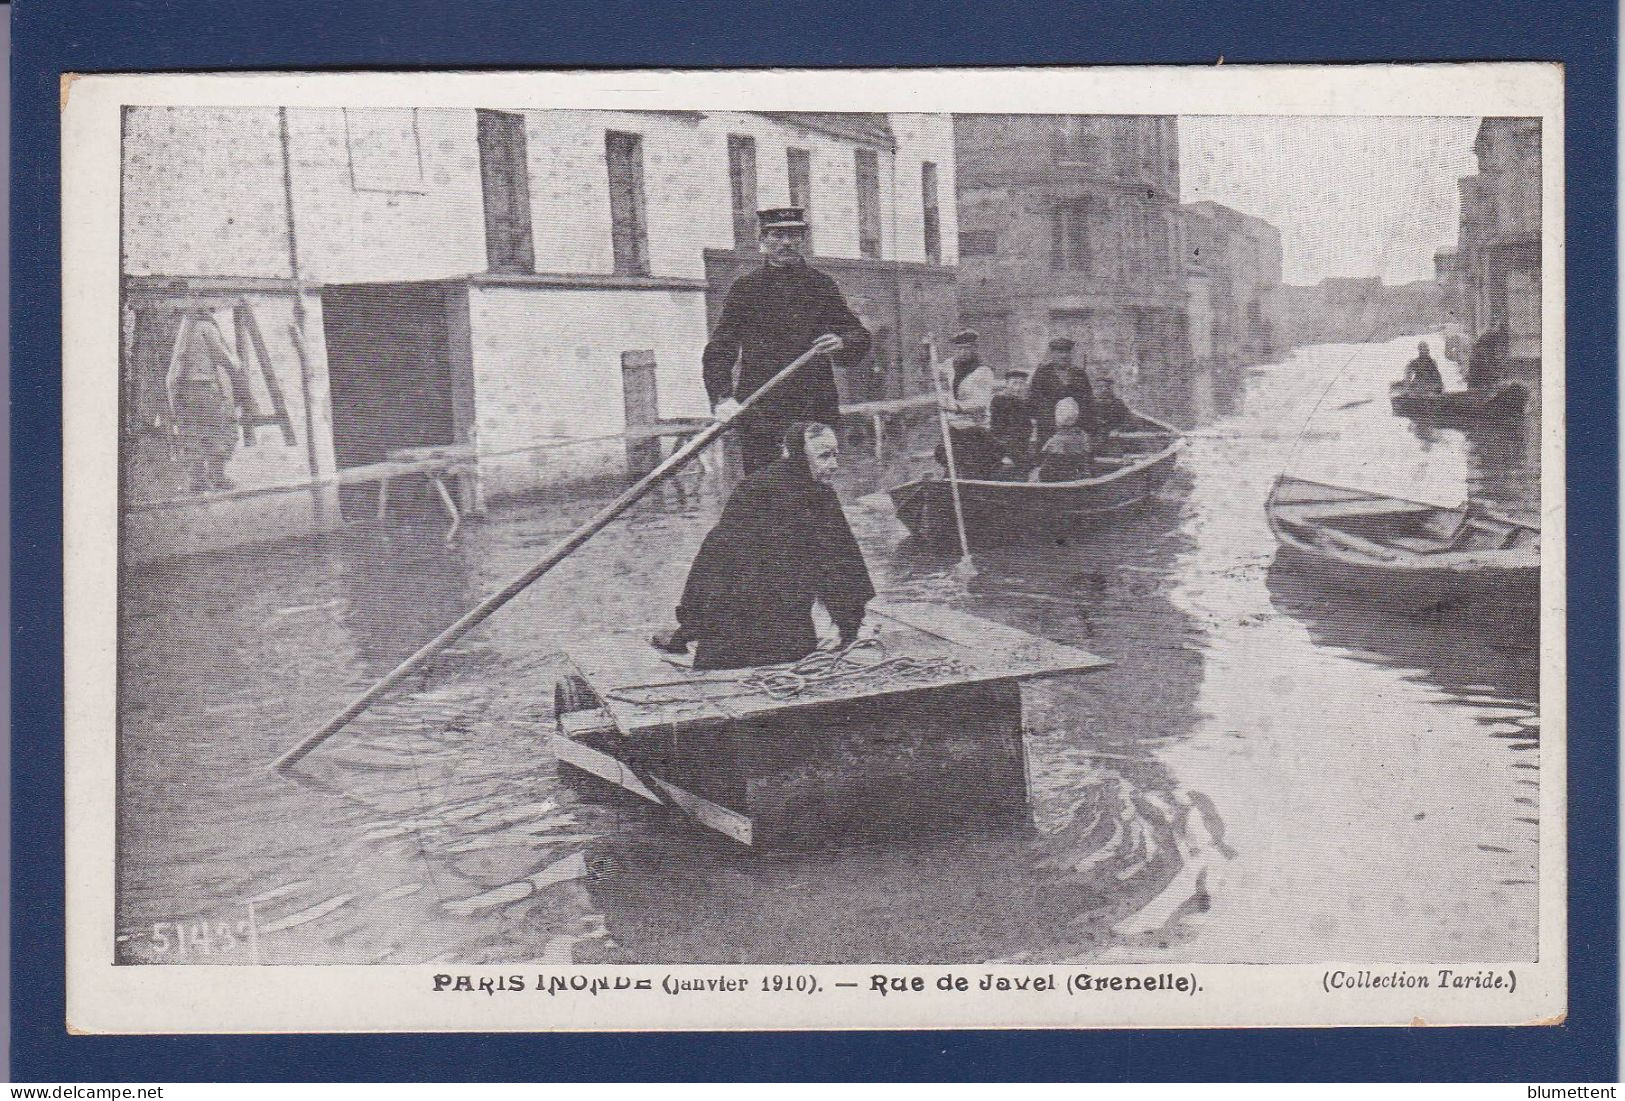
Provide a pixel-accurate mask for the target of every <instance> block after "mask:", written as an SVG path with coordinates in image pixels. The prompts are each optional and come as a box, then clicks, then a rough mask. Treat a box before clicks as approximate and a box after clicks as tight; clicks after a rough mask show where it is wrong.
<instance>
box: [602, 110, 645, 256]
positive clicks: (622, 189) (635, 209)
mask: <svg viewBox="0 0 1625 1101" xmlns="http://www.w3.org/2000/svg"><path fill="white" fill-rule="evenodd" d="M604 152H605V157H606V160H607V161H608V163H609V220H610V231H611V235H612V241H613V245H614V250H615V274H616V275H648V274H649V227H648V214H647V211H646V208H645V205H644V197H643V138H641V137H640V136H638V135H637V134H624V133H621V132H620V131H618V130H609V131H606V132H605V134H604Z"/></svg>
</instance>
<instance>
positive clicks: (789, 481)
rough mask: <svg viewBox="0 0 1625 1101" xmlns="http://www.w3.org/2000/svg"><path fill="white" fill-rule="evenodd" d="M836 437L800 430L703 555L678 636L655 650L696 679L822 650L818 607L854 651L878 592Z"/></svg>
mask: <svg viewBox="0 0 1625 1101" xmlns="http://www.w3.org/2000/svg"><path fill="white" fill-rule="evenodd" d="M837 451H838V447H837V444H836V440H835V431H834V429H832V428H830V427H829V426H828V425H826V424H819V423H816V422H809V421H796V422H794V423H792V424H791V425H790V426H789V428H788V429H787V430H786V431H785V436H784V445H783V453H782V457H781V458H780V459H779V461H778V462H776V463H773V464H772V465H771V466H768V467H765V468H764V469H762V470H758V471H757V472H756V473H754V474H752V475H750V476H749V477H747V478H746V479H745V480H744V481H743V482H740V483H739V487H738V488H737V489H735V490H734V491H733V494H732V496H730V497H729V498H728V503H727V504H726V505H725V506H723V509H722V517H721V519H719V520H718V521H717V525H716V527H714V528H712V529H711V532H710V534H709V535H707V536H706V537H705V541H704V542H703V543H702V544H701V545H700V553H699V554H698V555H696V556H695V558H694V564H693V566H691V567H690V568H689V572H688V583H687V584H686V585H685V586H684V587H683V597H682V601H681V603H679V604H678V605H677V623H678V626H677V629H676V630H674V631H662V632H660V633H659V634H657V635H656V636H655V637H654V639H653V640H652V641H653V642H654V645H655V646H656V647H657V648H659V649H661V650H664V651H666V652H668V653H674V654H681V653H685V652H686V651H687V649H688V644H689V643H690V642H695V643H698V646H696V648H695V651H694V668H695V669H739V668H743V667H746V666H752V665H777V664H779V663H781V662H789V661H796V660H798V659H800V658H804V657H806V656H807V655H808V654H810V653H812V652H813V651H814V650H816V649H817V648H818V632H817V629H816V628H815V627H814V626H813V618H812V607H813V602H814V601H818V602H819V603H822V604H823V605H824V609H825V611H827V612H828V613H829V615H830V618H831V619H833V620H834V621H835V625H836V627H837V628H838V629H839V630H840V642H841V645H842V646H848V645H851V643H852V642H854V641H856V639H857V637H858V631H859V629H860V628H861V627H862V626H863V615H864V611H865V610H866V609H867V607H868V605H869V601H870V600H872V599H873V598H874V595H875V590H874V585H873V584H872V583H871V582H870V580H869V570H868V567H867V566H866V565H865V564H864V561H863V552H862V551H860V550H859V549H858V543H857V540H856V539H855V538H853V536H852V528H851V525H849V524H848V523H847V520H846V514H845V513H844V512H842V511H841V504H840V501H838V500H837V499H836V497H835V490H834V489H833V488H831V486H830V483H831V481H832V480H833V479H834V477H835V471H836V469H837V467H838V465H839V463H838V459H837Z"/></svg>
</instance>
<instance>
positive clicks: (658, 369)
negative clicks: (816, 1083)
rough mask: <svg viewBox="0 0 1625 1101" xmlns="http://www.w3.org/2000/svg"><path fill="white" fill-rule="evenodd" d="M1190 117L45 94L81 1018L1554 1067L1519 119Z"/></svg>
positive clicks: (1090, 96) (1189, 77)
mask: <svg viewBox="0 0 1625 1101" xmlns="http://www.w3.org/2000/svg"><path fill="white" fill-rule="evenodd" d="M1230 69H1231V67H1228V66H1226V67H1223V68H1221V69H1213V70H1207V71H1201V70H1198V71H1191V72H1186V71H1176V70H1132V69H1124V70H1110V69H1101V70H1045V71H1009V72H1004V73H1001V72H998V71H993V70H975V71H965V72H953V71H948V70H943V71H939V72H934V73H933V72H925V71H921V72H915V73H907V72H893V73H884V74H872V75H873V77H874V79H873V81H872V83H870V84H865V83H864V82H861V81H858V82H855V83H853V84H852V85H851V86H848V87H844V88H842V89H840V90H839V92H838V93H837V92H834V91H831V90H829V89H827V88H821V87H820V86H819V78H817V77H816V76H815V75H809V74H801V76H800V77H799V79H798V78H797V77H796V75H795V74H790V73H779V74H774V73H724V72H720V71H719V72H714V73H688V74H682V73H638V72H626V73H618V74H617V73H607V72H603V73H591V74H588V73H581V74H568V73H552V74H518V73H509V74H494V75H481V74H458V75H450V74H446V75H435V74H415V75H410V76H401V75H392V74H367V75H361V74H353V75H352V74H324V75H308V76H303V77H298V78H294V77H286V76H284V77H253V76H224V75H209V74H191V75H187V76H175V77H158V76H149V77H122V78H121V77H85V78H81V79H80V80H78V81H76V82H75V83H74V84H72V85H71V86H70V87H68V88H66V89H65V92H64V95H65V102H66V113H65V115H64V128H65V129H64V157H65V173H64V178H65V180H66V181H67V189H66V191H65V194H64V222H65V229H64V232H65V235H66V236H65V249H64V255H65V258H66V259H65V265H66V266H65V271H64V281H65V282H64V285H65V291H66V293H65V306H66V310H67V318H66V332H67V334H68V341H67V362H66V363H65V364H64V393H65V405H66V407H67V413H66V419H65V422H64V433H65V441H66V448H67V466H68V475H67V481H66V483H65V484H66V486H67V490H66V496H67V506H68V511H69V513H70V522H69V525H68V528H67V548H68V573H69V590H68V598H67V599H68V614H69V631H68V643H69V647H68V665H67V668H68V681H67V696H68V712H69V732H68V760H69V769H70V776H69V834H70V856H69V860H70V863H69V883H70V890H69V919H70V1020H71V1022H72V1023H73V1024H74V1025H75V1027H78V1028H82V1029H84V1030H86V1031H107V1032H130V1031H134V1032H141V1031H165V1030H176V1031H200V1030H201V1031H207V1030H211V1029H213V1028H224V1029H229V1030H254V1031H266V1030H314V1031H321V1030H330V1029H331V1030H337V1029H346V1028H362V1029H369V1028H370V1029H384V1028H397V1027H404V1026H406V1025H410V1026H411V1027H414V1028H423V1029H434V1028H447V1029H469V1028H480V1029H503V1028H508V1029H554V1028H557V1029H574V1028H608V1027H626V1028H780V1027H782V1028H812V1027H826V1028H827V1027H838V1028H848V1027H859V1028H861V1027H911V1028H920V1027H1112V1026H1114V1025H1116V1026H1135V1027H1144V1026H1148V1025H1150V1026H1156V1025H1192V1024H1211V1025H1227V1026H1228V1025H1337V1024H1395V1025H1403V1024H1410V1023H1416V1022H1418V1021H1424V1020H1425V1021H1426V1023H1430V1024H1431V1023H1439V1024H1480V1023H1481V1024H1491V1023H1493V1024H1539V1023H1546V1024H1552V1023H1558V1022H1560V1021H1561V1019H1562V1015H1563V1012H1564V1007H1565V1001H1564V998H1565V987H1564V984H1565V974H1564V959H1563V946H1564V919H1565V912H1566V910H1565V905H1564V891H1565V890H1566V885H1565V879H1564V869H1563V861H1564V852H1565V845H1566V837H1565V832H1564V827H1565V817H1564V814H1563V809H1562V808H1563V799H1564V786H1563V776H1562V770H1563V768H1564V767H1565V756H1564V751H1563V733H1564V732H1563V727H1562V721H1563V701H1564V696H1563V684H1562V673H1563V667H1564V666H1563V597H1562V592H1563V585H1562V577H1563V574H1562V562H1561V557H1562V548H1563V546H1564V542H1563V531H1562V525H1563V522H1564V514H1563V511H1562V501H1563V481H1562V477H1563V471H1562V443H1563V424H1562V408H1563V364H1562V360H1561V347H1562V342H1561V336H1562V293H1563V283H1562V241H1561V225H1562V222H1561V218H1562V193H1561V148H1560V145H1561V137H1562V104H1561V79H1560V77H1559V76H1557V75H1556V74H1555V73H1554V72H1553V71H1552V67H1549V66H1541V65H1492V66H1475V65H1456V66H1415V67H1403V66H1382V67H1370V68H1369V69H1365V68H1360V67H1341V68H1340V69H1338V70H1336V71H1333V70H1330V69H1328V70H1318V69H1315V68H1310V67H1305V68H1300V69H1294V70H1275V71H1269V72H1264V71H1248V70H1246V69H1245V68H1242V69H1238V70H1236V71H1233V72H1232V71H1230ZM1480 70H1486V71H1484V72H1482V73H1480ZM1480 77H1482V79H1480ZM1492 78H1493V79H1492ZM819 106H825V107H827V108H828V109H823V110H819V109H814V108H817V107H819ZM863 107H873V108H875V109H873V110H864V109H858V108H863ZM76 166H78V167H79V168H82V171H76V170H75V168H76ZM75 211H77V212H79V214H80V215H81V216H80V217H77V218H76V217H75V214H74V212H75ZM1543 593H1544V596H1543Z"/></svg>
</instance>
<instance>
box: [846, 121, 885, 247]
mask: <svg viewBox="0 0 1625 1101" xmlns="http://www.w3.org/2000/svg"><path fill="white" fill-rule="evenodd" d="M852 155H853V166H854V168H855V170H856V172H857V180H858V255H859V256H862V257H863V258H864V259H866V260H878V259H880V158H879V156H878V155H876V153H875V151H874V150H873V149H857V150H854V151H853V154H852Z"/></svg>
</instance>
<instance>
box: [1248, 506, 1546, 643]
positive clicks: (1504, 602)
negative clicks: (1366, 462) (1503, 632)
mask: <svg viewBox="0 0 1625 1101" xmlns="http://www.w3.org/2000/svg"><path fill="white" fill-rule="evenodd" d="M1265 512H1266V514H1267V516H1268V518H1269V524H1270V529H1271V530H1272V531H1273V532H1274V533H1275V538H1276V539H1277V540H1278V541H1279V542H1280V544H1281V547H1282V549H1283V551H1284V552H1286V553H1287V554H1288V555H1289V556H1291V558H1292V559H1293V561H1294V564H1295V565H1298V566H1300V567H1302V568H1305V569H1307V570H1310V571H1312V572H1313V573H1314V574H1315V576H1316V577H1317V579H1318V580H1320V581H1321V582H1322V583H1323V584H1329V585H1331V586H1334V587H1336V588H1338V589H1342V590H1346V591H1351V592H1357V593H1360V594H1362V595H1363V596H1364V597H1365V598H1366V599H1373V600H1377V601H1380V602H1384V603H1397V604H1399V605H1402V606H1404V607H1408V608H1411V609H1414V610H1417V611H1424V610H1436V609H1438V608H1441V607H1456V606H1465V605H1468V604H1470V603H1474V602H1479V601H1488V602H1490V603H1492V604H1494V605H1497V606H1499V607H1502V608H1506V607H1512V606H1524V605H1527V606H1528V608H1529V609H1530V610H1531V614H1533V612H1534V610H1535V609H1538V607H1539V598H1540V528H1539V526H1538V525H1536V524H1533V523H1529V522H1526V521H1522V520H1516V519H1513V518H1511V517H1508V516H1503V515H1500V514H1499V513H1495V512H1492V511H1490V510H1489V509H1486V508H1483V507H1481V506H1479V505H1476V504H1473V503H1468V504H1463V505H1458V506H1456V507H1454V508H1450V507H1447V506H1444V505H1439V504H1434V503H1430V502H1426V501H1412V500H1408V499H1406V498H1403V497H1391V496H1387V495H1384V494H1380V493H1374V492H1371V491H1369V490H1363V489H1353V488H1349V487H1347V486H1336V485H1329V484H1327V483H1324V482H1314V481H1310V480H1308V479H1304V478H1294V477H1289V476H1287V475H1284V474H1283V475H1282V476H1280V477H1279V478H1277V479H1276V481H1275V486H1274V488H1272V489H1271V490H1270V495H1269V500H1268V501H1267V502H1266V504H1265Z"/></svg>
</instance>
